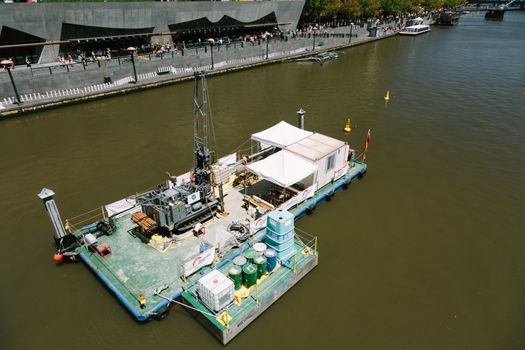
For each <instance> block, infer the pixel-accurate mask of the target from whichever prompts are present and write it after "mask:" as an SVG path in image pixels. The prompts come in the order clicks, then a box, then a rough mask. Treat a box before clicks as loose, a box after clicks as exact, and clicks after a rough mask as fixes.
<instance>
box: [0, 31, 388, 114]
mask: <svg viewBox="0 0 525 350" xmlns="http://www.w3.org/2000/svg"><path fill="white" fill-rule="evenodd" d="M349 31H350V30H349V28H337V29H336V30H334V31H333V32H332V31H329V34H328V35H327V36H328V37H327V36H325V37H317V36H316V37H315V39H314V37H313V36H310V37H308V36H306V37H304V38H303V37H298V38H295V39H292V38H290V39H289V40H287V41H277V42H270V43H269V45H268V48H267V46H266V43H264V42H263V43H261V45H257V44H256V45H254V46H251V45H250V44H248V45H247V46H246V45H244V47H242V48H241V47H240V44H236V47H234V48H230V49H229V50H227V49H225V48H223V49H222V50H219V51H214V53H213V55H214V57H213V67H212V58H211V53H210V51H209V49H206V51H205V50H204V49H203V48H199V49H193V50H187V51H186V54H185V56H181V55H180V53H179V54H178V55H175V54H172V53H168V54H166V55H164V57H162V59H161V58H159V57H153V58H152V57H141V58H139V59H136V71H137V76H138V81H137V82H136V83H133V80H134V77H133V76H134V73H133V69H132V65H131V63H130V62H128V61H124V60H122V61H118V60H112V62H111V63H108V62H101V64H100V66H99V65H98V63H91V64H90V65H89V69H85V70H84V69H83V68H80V65H78V64H77V66H76V70H75V71H73V69H68V70H67V71H66V70H65V69H64V67H59V68H53V67H45V69H46V70H48V71H49V72H51V73H50V74H49V73H48V74H45V75H39V76H35V75H34V72H33V73H32V72H30V71H29V70H26V71H25V72H22V71H17V72H16V73H17V75H19V77H18V79H19V81H20V82H19V83H17V87H18V84H20V86H22V87H21V88H19V91H20V92H21V100H23V102H22V103H21V104H19V105H18V104H16V103H13V102H14V101H15V98H14V97H12V96H13V93H12V92H11V93H10V94H9V95H10V97H9V98H7V99H5V98H4V97H3V96H2V97H1V98H0V119H4V118H8V117H14V116H18V115H22V114H25V113H31V112H35V111H40V110H45V109H50V108H57V107H61V106H64V105H68V104H74V103H82V102H85V101H90V100H93V99H99V98H106V97H111V96H118V95H120V94H125V93H131V92H137V91H141V90H143V89H149V88H154V87H159V86H165V85H168V84H176V83H179V82H182V81H187V80H191V79H192V78H193V72H194V71H197V70H206V71H208V74H209V75H216V74H224V73H227V72H230V71H235V70H240V69H248V68H252V67H257V66H261V65H265V64H275V63H279V62H283V61H287V60H293V59H297V58H301V57H307V56H311V55H312V54H318V53H321V52H325V51H333V50H341V49H344V48H348V47H350V46H355V45H360V44H364V43H368V42H371V41H376V40H380V39H384V38H388V37H391V36H394V35H396V34H397V32H396V31H392V30H390V31H387V32H383V30H380V31H379V32H378V35H379V36H377V37H368V36H367V32H366V30H365V29H364V28H355V29H353V35H352V38H351V42H349V41H350V40H349V38H350V36H349ZM379 33H380V34H379ZM314 45H315V50H312V49H313V47H314ZM319 45H322V46H319ZM150 60H151V61H150ZM57 69H60V70H61V71H60V72H58V71H56V70H57ZM22 74H28V75H30V78H29V77H28V78H27V79H25V80H24V79H22V78H20V76H21V75H22ZM6 75H7V74H5V76H6ZM31 75H32V76H31ZM5 76H4V79H3V81H1V82H0V84H2V85H0V87H2V91H12V87H11V86H10V81H9V80H7V79H8V78H7V77H5ZM107 76H109V77H112V83H105V84H102V83H101V81H103V78H104V77H107ZM6 78H7V79H6ZM24 81H27V83H26V85H25V86H24ZM26 91H29V92H26ZM24 92H26V93H24Z"/></svg>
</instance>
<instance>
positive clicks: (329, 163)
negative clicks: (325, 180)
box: [326, 154, 335, 172]
mask: <svg viewBox="0 0 525 350" xmlns="http://www.w3.org/2000/svg"><path fill="white" fill-rule="evenodd" d="M334 166H335V154H332V155H331V156H330V157H328V159H327V160H326V172H329V171H330V170H332V169H333V168H334Z"/></svg>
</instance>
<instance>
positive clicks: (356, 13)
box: [339, 0, 362, 18]
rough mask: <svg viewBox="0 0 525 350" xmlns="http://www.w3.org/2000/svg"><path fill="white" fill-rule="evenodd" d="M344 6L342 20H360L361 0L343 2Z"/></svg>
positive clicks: (345, 0) (341, 12)
mask: <svg viewBox="0 0 525 350" xmlns="http://www.w3.org/2000/svg"><path fill="white" fill-rule="evenodd" d="M341 3H342V6H341V10H340V12H339V13H340V15H341V18H360V17H361V13H362V11H361V5H360V4H359V0H341Z"/></svg>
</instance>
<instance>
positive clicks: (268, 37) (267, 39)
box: [266, 35, 270, 59]
mask: <svg viewBox="0 0 525 350" xmlns="http://www.w3.org/2000/svg"><path fill="white" fill-rule="evenodd" d="M269 41H270V36H269V35H266V59H268V42H269Z"/></svg>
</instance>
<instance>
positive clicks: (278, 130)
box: [252, 121, 313, 148]
mask: <svg viewBox="0 0 525 350" xmlns="http://www.w3.org/2000/svg"><path fill="white" fill-rule="evenodd" d="M312 134H313V133H312V132H311V131H306V130H303V129H300V128H297V127H295V126H293V125H290V124H288V123H287V122H285V121H281V122H279V123H278V124H275V125H274V126H272V127H271V128H268V129H266V130H263V131H260V132H258V133H256V134H253V135H252V140H255V141H259V142H261V143H262V144H264V145H272V146H276V147H279V148H284V147H286V146H289V145H291V144H292V143H295V142H297V141H299V140H302V139H304V138H305V137H308V136H310V135H312Z"/></svg>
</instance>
